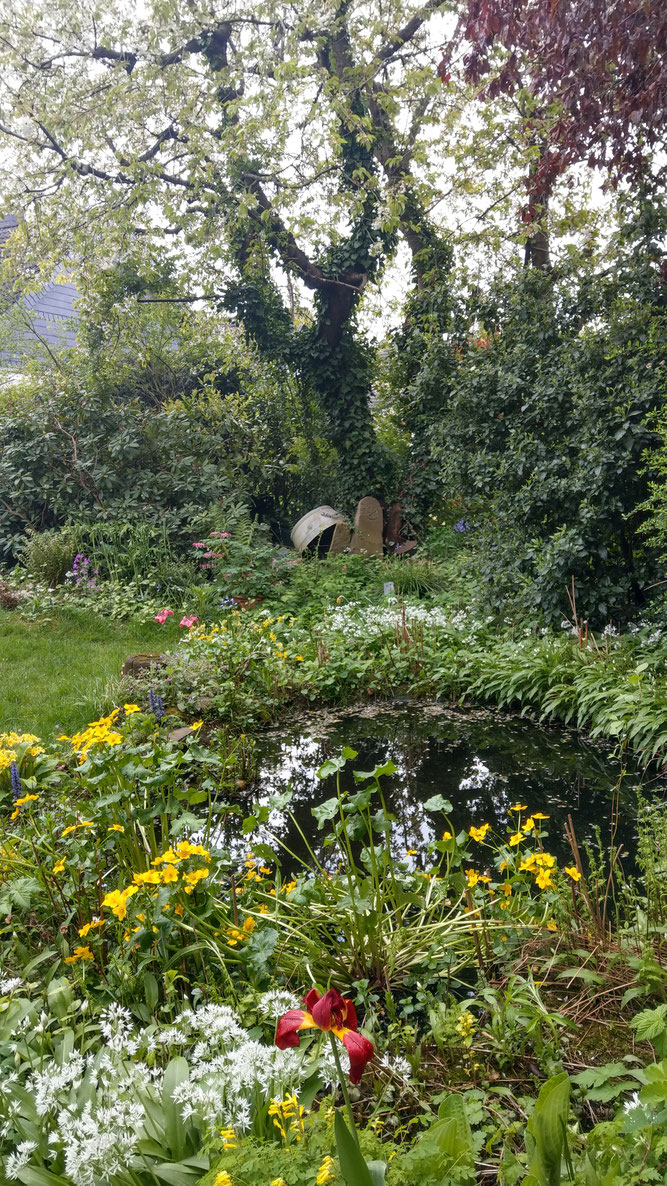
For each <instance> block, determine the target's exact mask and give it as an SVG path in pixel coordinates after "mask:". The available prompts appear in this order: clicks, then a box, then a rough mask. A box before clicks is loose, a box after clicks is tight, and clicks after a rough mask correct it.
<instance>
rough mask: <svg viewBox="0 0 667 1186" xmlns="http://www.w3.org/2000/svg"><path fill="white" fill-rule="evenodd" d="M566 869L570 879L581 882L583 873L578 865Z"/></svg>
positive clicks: (567, 866)
mask: <svg viewBox="0 0 667 1186" xmlns="http://www.w3.org/2000/svg"><path fill="white" fill-rule="evenodd" d="M564 868H565V872H566V873H567V875H568V877H571V878H572V880H573V881H581V873H580V872H579V870H578V869H577V866H576V865H565V867H564Z"/></svg>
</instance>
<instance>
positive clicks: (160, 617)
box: [153, 609, 174, 626]
mask: <svg viewBox="0 0 667 1186" xmlns="http://www.w3.org/2000/svg"><path fill="white" fill-rule="evenodd" d="M170 615H171V617H172V618H173V616H174V611H173V609H161V610H160V612H159V614H156V615H155V617H154V618H153V621H154V622H159V623H160V625H161V626H164V624H165V622H166V620H167V618H168V617H169V616H170Z"/></svg>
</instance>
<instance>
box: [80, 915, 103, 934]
mask: <svg viewBox="0 0 667 1186" xmlns="http://www.w3.org/2000/svg"><path fill="white" fill-rule="evenodd" d="M103 926H104V919H103V918H94V919H93V920H92V922H87V923H86V924H85V926H82V927H81V928H80V930H79V935H80V937H81V938H82V939H85V937H86V935H87V934H88V932H89V931H95V930H97V928H98V927H103Z"/></svg>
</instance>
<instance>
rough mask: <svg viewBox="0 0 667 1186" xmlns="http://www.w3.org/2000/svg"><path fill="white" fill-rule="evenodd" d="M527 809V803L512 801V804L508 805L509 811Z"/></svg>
mask: <svg viewBox="0 0 667 1186" xmlns="http://www.w3.org/2000/svg"><path fill="white" fill-rule="evenodd" d="M527 810H528V804H527V803H513V804H512V806H511V807H510V811H527Z"/></svg>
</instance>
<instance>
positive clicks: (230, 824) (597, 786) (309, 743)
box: [223, 702, 665, 871]
mask: <svg viewBox="0 0 667 1186" xmlns="http://www.w3.org/2000/svg"><path fill="white" fill-rule="evenodd" d="M344 746H349V747H351V748H352V749H355V750H356V751H357V753H358V756H357V758H355V759H354V760H353V761H350V762H348V764H347V766H346V767H345V769H344V771H343V772H342V774H341V786H342V787H343V788H344V789H348V790H352V789H353V788H354V787H355V784H354V779H353V775H352V772H353V770H355V769H356V770H366V771H367V770H372V769H373V768H374V766H376V765H379V764H383V763H385V762H387V761H392V762H393V763H394V765H395V766H396V767H397V770H396V773H395V774H394V775H392V776H390V777H385V778H383V779H382V786H383V788H384V793H385V800H386V804H387V808H388V810H389V811H390V812H391V813H392V814H393V815H394V816H395V817H396V823H395V825H394V833H393V840H392V848H393V849H394V851H395V854H396V855H400V856H402V855H403V853H406V852H409V851H412V852H413V853H414V854H415V856H414V861H415V864H416V865H418V866H420V865H421V864H423V863H428V858H427V857H426V852H425V850H426V845H427V844H428V842H429V840H432V839H434V838H437V837H439V836H440V835H441V833H442V829H443V827H444V818H443V816H442V815H441V814H440V813H439V812H436V813H433V812H432V811H429V810H427V808H426V807H425V803H426V802H427V801H428V800H429V799H430V798H431V797H432V796H434V795H442V796H444V798H445V799H449V800H450V801H451V803H452V805H453V811H452V813H451V820H452V822H453V824H454V826H455V830H456V831H457V832H458V831H459V830H460V829H461V828H466V829H467V828H469V827H470V825H471V824H477V825H479V824H480V823H482V822H484V821H488V822H489V823H491V824H492V825H493V826H494V827H495V828H496V829H498V830H499V831H500V832H501V834H505V831H506V827H507V824H508V823H509V822H511V821H512V819H513V818H515V817H514V816H513V813H512V812H511V811H510V810H509V808H510V806H511V805H512V804H513V803H516V802H517V801H518V802H520V803H525V804H527V806H528V811H529V812H530V811H543V812H545V813H547V814H548V815H549V817H550V818H549V820H548V821H546V822H545V825H544V826H545V827H546V828H547V829H548V832H549V841H548V847H549V848H550V850H551V851H553V852H555V853H556V854H557V855H558V856H559V857H560V858H561V859H566V860H567V859H571V852H570V849H569V847H568V845H567V841H566V839H565V824H566V821H567V817H568V815H571V816H572V819H573V822H574V826H575V831H576V835H577V838H578V841H579V845H580V847H582V846H583V845H584V844H585V843H586V842H590V843H594V842H595V840H596V828H599V830H600V834H601V838H602V842H603V844H604V845H605V846H606V845H607V844H608V843H609V842H610V839H611V824H612V792H613V790H614V788H615V787H616V785H617V782H618V778H619V765H618V762H617V761H616V760H615V759H614V757H613V754H612V751H611V750H610V749H609V747H608V746H606V745H604V744H602V743H596V742H593V741H590V740H588V739H585V738H584V737H582V736H581V735H580V734H578V733H577V732H575V731H572V730H567V729H564V728H561V727H555V726H541V725H538V724H535V723H534V722H532V721H529V720H526V719H524V718H522V717H520V716H512V715H508V714H505V713H499V712H494V711H489V710H482V709H465V710H464V709H452V708H448V707H445V706H443V705H441V704H437V703H427V704H424V703H423V702H422V703H419V704H416V703H414V702H407V703H405V702H404V703H396V702H394V703H393V704H391V705H383V706H372V707H371V706H369V707H365V708H361V709H359V708H357V709H354V710H346V711H344V712H338V713H318V714H313V715H312V716H311V717H309V718H306V719H304V720H303V721H301V722H299V724H298V725H296V724H291V725H288V726H283V727H282V728H280V729H273V730H271V731H270V732H267V733H265V734H263V735H262V736H261V738H260V742H259V772H258V775H257V778H256V779H255V780H254V782H253V784H252V787H251V788H249V794H252V798H253V801H254V802H256V803H260V804H266V805H269V804H271V802H272V801H273V800H274V798H275V796H278V795H280V794H282V793H284V792H286V791H288V790H289V791H291V794H292V798H291V802H290V805H289V807H288V808H286V809H285V808H283V809H272V810H271V812H270V815H269V819H268V822H267V824H266V827H263V828H262V830H261V834H260V833H257V832H255V833H254V835H253V840H257V839H262V840H266V841H268V842H269V843H270V842H271V837H272V836H273V837H274V838H278V839H279V840H280V841H282V843H283V844H285V845H287V847H288V848H290V849H291V850H292V851H293V852H294V853H296V854H297V855H298V856H299V857H302V858H304V859H307V848H306V845H305V844H304V841H303V839H302V837H301V835H300V833H299V828H300V829H301V830H302V831H303V834H304V836H305V837H306V839H307V840H308V843H309V844H311V845H312V847H313V849H314V850H315V851H316V852H318V853H319V854H320V855H321V856H323V857H324V860H325V863H326V864H330V863H331V862H330V860H327V859H326V854H325V853H323V851H322V849H321V839H322V833H321V832H320V830H319V829H318V826H317V823H316V821H315V819H314V817H313V814H312V808H313V807H316V806H317V805H318V804H320V803H322V802H324V800H326V799H329V798H331V797H332V796H333V795H334V794H335V789H336V782H335V776H330V777H328V778H326V779H324V780H321V779H319V778H318V775H317V772H318V770H319V768H320V767H321V766H322V764H323V763H324V762H325V761H326V760H327V759H328V758H331V757H336V756H338V755H339V754H340V751H341V749H342V748H343V747H344ZM641 781H642V780H641V777H640V772H639V771H638V770H634V771H631V772H630V774H629V775H626V777H625V779H624V781H623V786H622V789H621V810H620V813H619V821H618V826H617V829H616V843H617V844H618V843H623V844H624V845H625V846H626V847H627V849H628V851H629V853H630V854H631V853H632V850H633V848H634V843H633V841H634V835H635V824H634V809H635V800H636V794H635V788H636V787H637V786H638V785H639V784H640V782H641ZM651 787H652V789H653V790H658V791H659V792H660V793H661V794H662V795H664V793H665V785H664V784H663V783H656V782H655V781H654V782H652V783H651ZM356 789H358V788H356ZM378 806H379V805H378ZM290 813H293V815H294V817H295V818H296V820H297V821H298V825H299V827H298V828H297V826H296V824H295V823H294V821H293V820H292V819H291V818H290ZM527 814H528V813H527V812H526V813H524V818H526V816H527ZM223 831H224V832H225V833H226V835H225V839H226V841H227V842H231V845H232V847H233V848H236V847H237V846H238V843H239V840H240V836H239V835H238V831H237V824H236V823H234V821H232V820H231V819H230V818H229V817H228V818H227V820H226V821H225V825H224V827H223ZM234 832H236V833H237V835H236V836H234ZM235 841H236V843H235ZM545 847H547V843H546V841H545ZM630 861H631V857H630ZM285 863H286V864H289V862H287V861H286V862H285ZM625 868H626V870H628V871H629V866H628V862H626V863H625Z"/></svg>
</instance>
